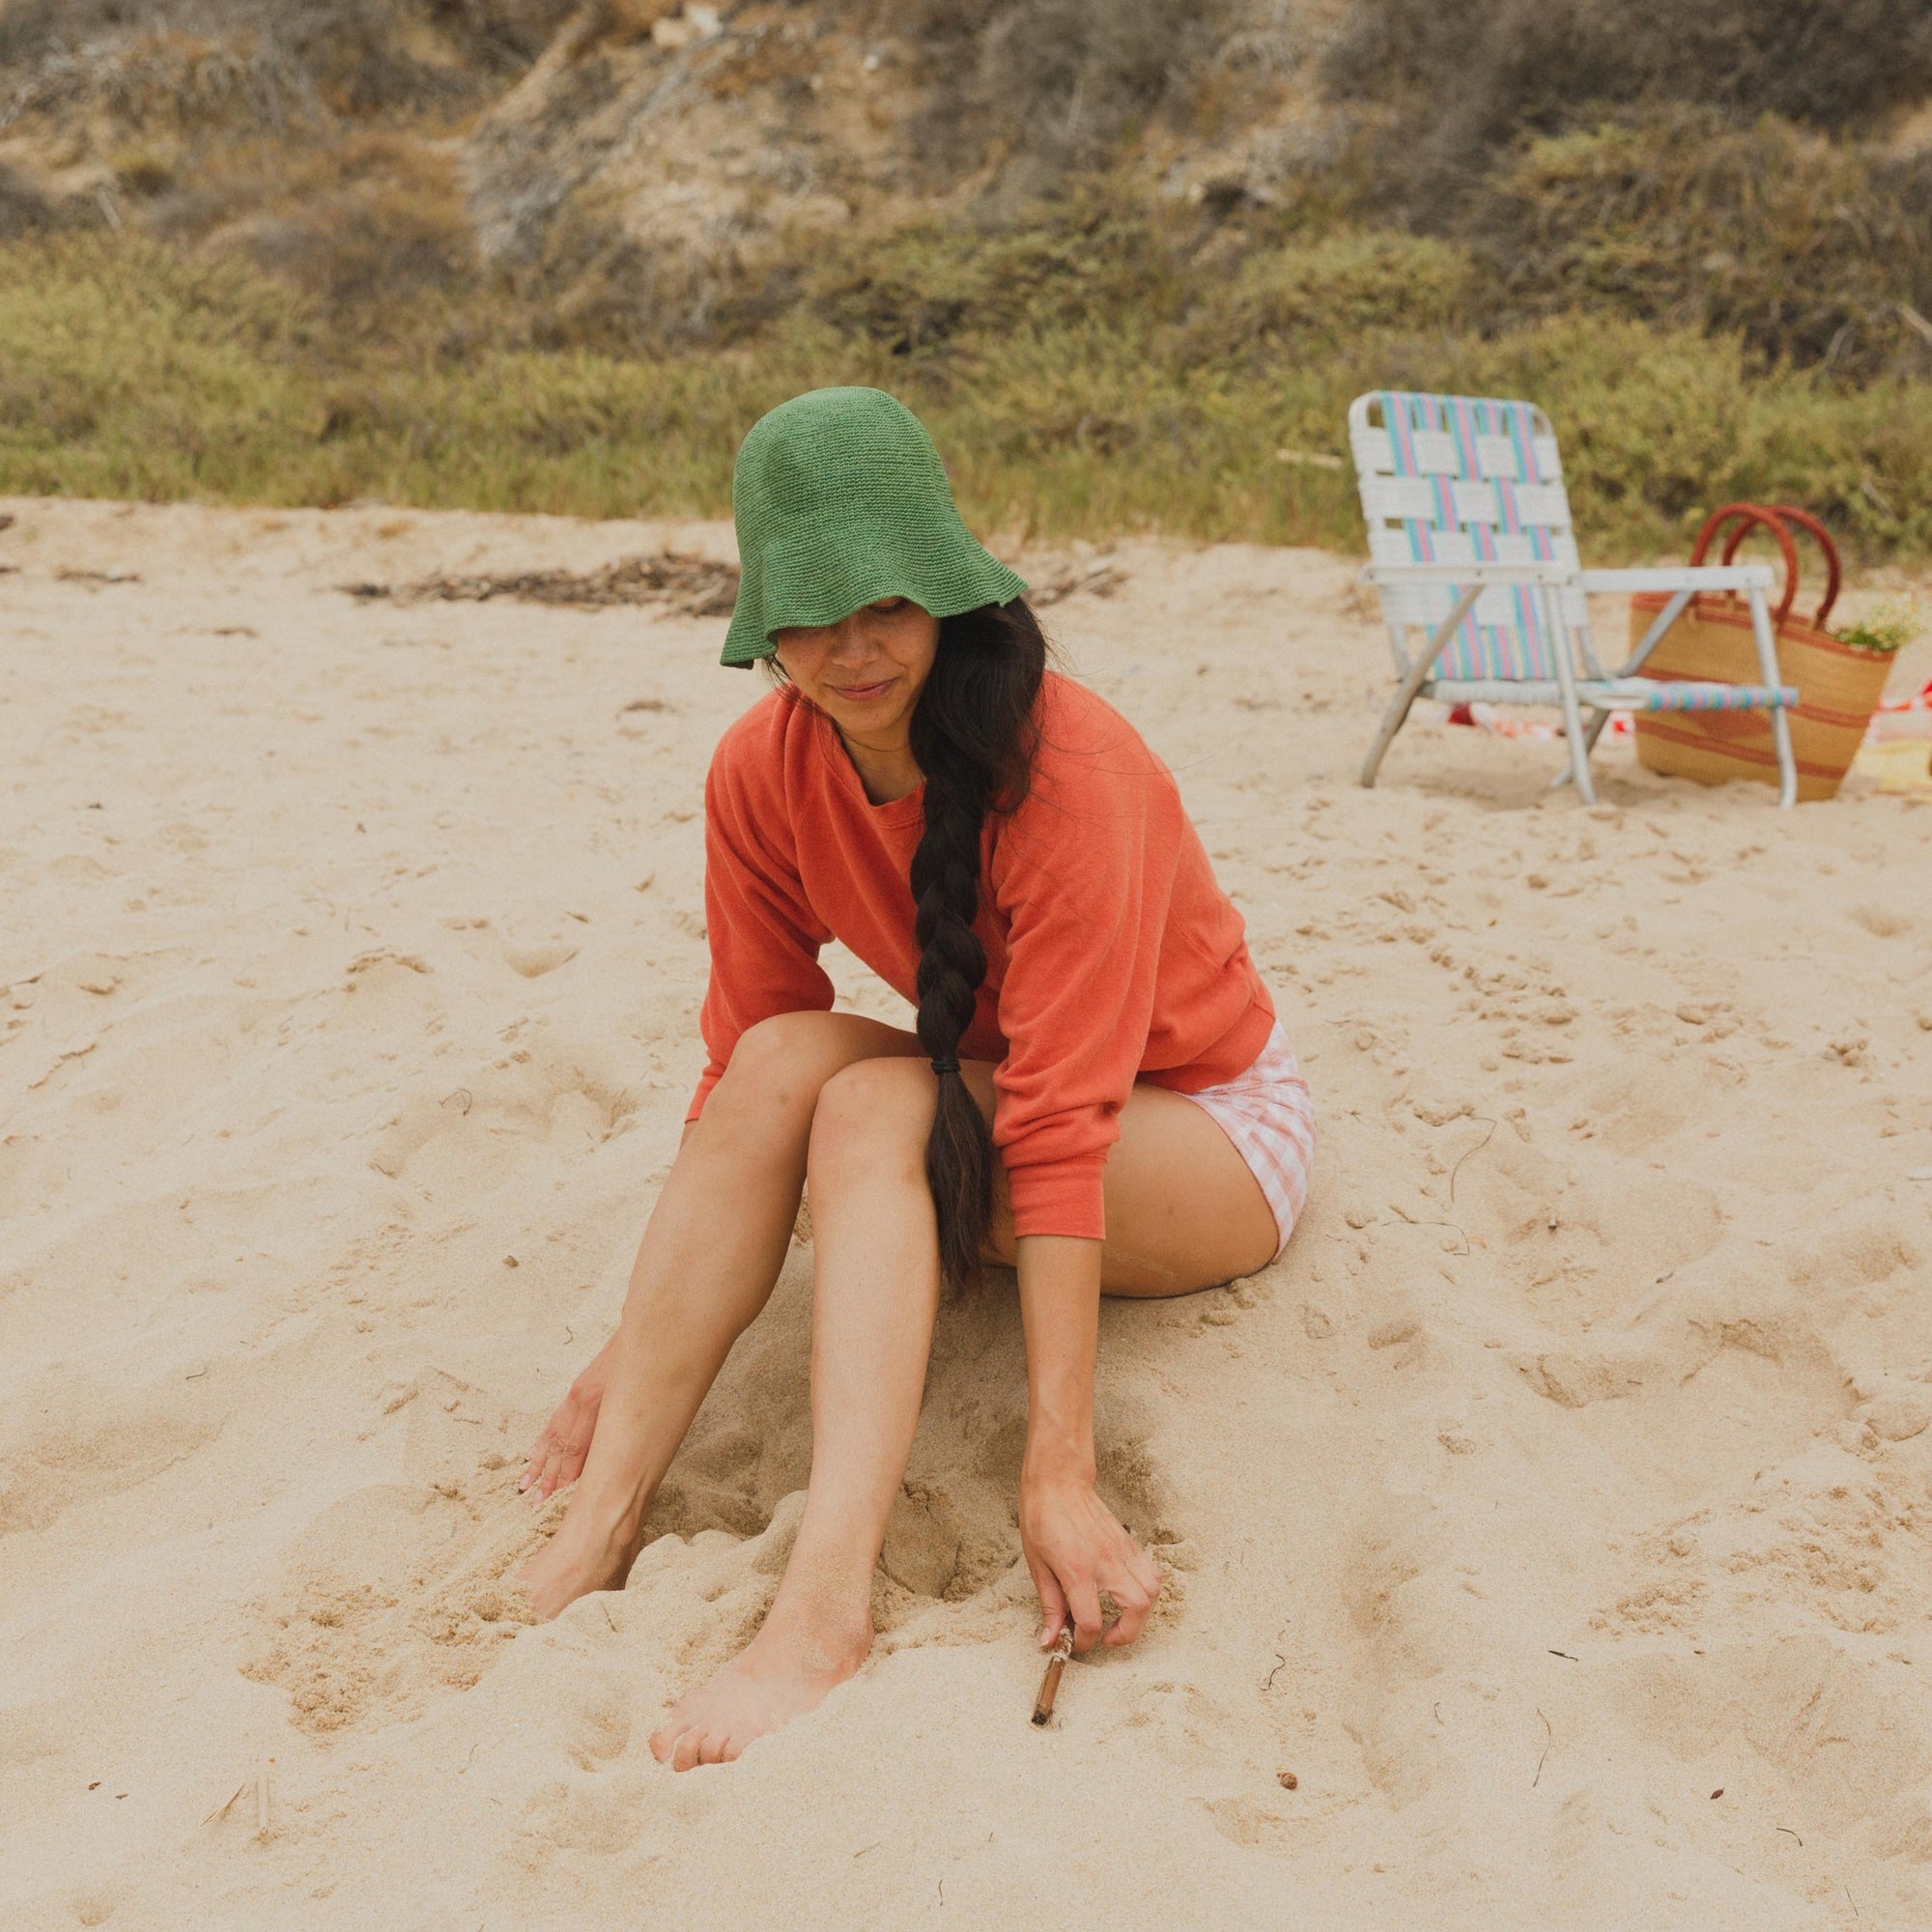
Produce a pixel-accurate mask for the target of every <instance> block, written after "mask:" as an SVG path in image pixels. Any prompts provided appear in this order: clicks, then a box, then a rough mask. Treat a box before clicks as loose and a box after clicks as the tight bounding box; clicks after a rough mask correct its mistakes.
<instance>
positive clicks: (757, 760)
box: [687, 671, 1274, 1239]
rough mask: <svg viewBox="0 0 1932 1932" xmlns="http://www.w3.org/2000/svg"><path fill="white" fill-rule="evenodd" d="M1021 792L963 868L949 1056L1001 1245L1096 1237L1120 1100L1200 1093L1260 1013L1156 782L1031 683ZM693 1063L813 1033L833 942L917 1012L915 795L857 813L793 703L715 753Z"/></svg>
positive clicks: (835, 763) (1074, 689)
mask: <svg viewBox="0 0 1932 1932" xmlns="http://www.w3.org/2000/svg"><path fill="white" fill-rule="evenodd" d="M1040 707H1041V708H1040V742H1039V752H1038V755H1037V759H1036V761H1035V765H1034V775H1033V788H1032V790H1031V792H1030V793H1029V794H1028V796H1027V799H1026V801H1025V802H1024V804H1022V805H1021V807H1020V809H1019V810H1017V811H1016V812H1014V813H1013V814H1012V815H1011V816H1010V817H1007V818H1001V817H997V816H995V817H991V818H989V820H988V823H987V826H986V830H985V833H984V835H983V838H982V840H981V846H980V915H979V918H978V920H977V922H976V923H975V927H974V929H975V931H977V932H978V934H979V936H980V942H981V944H982V945H983V946H984V947H985V949H986V980H985V984H984V985H983V986H982V987H981V988H980V999H979V1009H978V1011H977V1013H976V1014H975V1017H974V1021H973V1024H972V1026H971V1027H970V1028H969V1029H968V1030H967V1033H966V1037H964V1039H962V1040H961V1042H960V1047H959V1051H960V1055H961V1057H962V1058H967V1059H975V1060H990V1061H993V1062H995V1063H996V1069H997V1070H996V1071H995V1073H994V1084H995V1087H996V1088H997V1090H998V1098H997V1102H996V1105H995V1111H994V1120H993V1141H994V1144H995V1145H996V1146H997V1147H998V1149H999V1151H1000V1157H1001V1160H1002V1162H1003V1164H1004V1165H1005V1168H1006V1171H1007V1178H1008V1185H1009V1192H1010V1198H1011V1202H1012V1209H1013V1228H1014V1232H1015V1233H1016V1234H1019V1235H1074V1236H1084V1237H1087V1238H1089V1239H1101V1238H1104V1236H1105V1234H1106V1219H1105V1214H1104V1210H1103V1208H1102V1205H1101V1174H1102V1170H1103V1169H1104V1168H1105V1165H1106V1160H1107V1150H1108V1149H1109V1148H1110V1147H1111V1146H1112V1145H1113V1144H1114V1142H1115V1141H1116V1140H1117V1139H1118V1138H1119V1137H1120V1118H1119V1117H1120V1111H1121V1108H1122V1105H1123V1104H1124V1103H1125V1101H1126V1098H1127V1094H1128V1093H1129V1092H1130V1090H1131V1089H1132V1087H1133V1084H1134V1081H1135V1080H1136V1079H1137V1078H1139V1079H1145V1080H1149V1081H1151V1082H1153V1083H1154V1084H1156V1085H1158V1086H1162V1087H1170V1088H1174V1089H1176V1090H1178V1091H1179V1092H1180V1093H1183V1094H1185V1093H1198V1092H1199V1091H1200V1090H1201V1089H1202V1088H1204V1087H1211V1086H1214V1085H1216V1084H1217V1083H1218V1082H1220V1081H1224V1080H1231V1079H1233V1078H1234V1077H1235V1076H1236V1074H1238V1073H1241V1072H1242V1071H1244V1070H1245V1069H1246V1068H1247V1067H1248V1066H1249V1065H1251V1064H1252V1063H1253V1061H1254V1060H1255V1057H1256V1056H1257V1055H1258V1054H1259V1053H1260V1052H1261V1050H1262V1047H1263V1046H1264V1044H1265V1042H1266V1039H1267V1037H1268V1032H1269V1030H1270V1028H1271V1027H1272V1026H1273V1023H1274V1006H1273V1002H1272V1001H1271V1000H1270V999H1269V997H1268V992H1267V988H1266V987H1265V986H1264V984H1263V983H1262V980H1261V979H1260V977H1259V975H1258V974H1257V973H1256V971H1255V968H1254V962H1253V961H1252V960H1251V959H1250V958H1249V956H1248V949H1247V942H1246V939H1245V937H1244V932H1243V927H1242V923H1241V916H1240V914H1239V913H1238V912H1236V910H1235V907H1234V906H1233V904H1231V903H1230V901H1229V899H1228V896H1227V895H1226V894H1225V893H1224V892H1222V891H1221V889H1220V887H1219V886H1218V885H1216V884H1215V881H1214V874H1213V870H1212V868H1211V867H1210V866H1209V865H1208V855H1207V853H1206V852H1205V851H1204V850H1203V849H1202V845H1201V840H1200V838H1199V836H1198V835H1197V834H1196V832H1195V830H1194V827H1193V825H1192V824H1191V823H1190V822H1189V820H1188V817H1187V814H1186V812H1185V811H1184V810H1182V809H1181V804H1180V794H1179V789H1178V788H1177V786H1176V785H1175V782H1174V779H1173V776H1172V775H1171V774H1170V773H1169V771H1168V770H1167V768H1166V766H1165V765H1163V764H1162V763H1161V762H1160V760H1159V759H1158V758H1156V757H1155V756H1154V754H1153V753H1151V752H1150V751H1149V750H1148V748H1147V746H1146V745H1145V744H1143V743H1142V742H1141V738H1140V735H1139V733H1138V732H1136V731H1135V730H1134V728H1133V726H1132V725H1129V724H1128V723H1127V722H1126V720H1125V719H1124V718H1122V716H1121V715H1120V713H1119V712H1117V711H1116V710H1114V708H1113V707H1112V706H1111V705H1109V704H1108V703H1106V702H1105V701H1104V700H1103V699H1101V698H1099V697H1096V696H1094V694H1093V693H1092V692H1091V691H1088V690H1085V689H1084V688H1083V687H1082V686H1080V685H1078V684H1075V683H1073V682H1072V681H1071V680H1070V679H1067V678H1065V677H1061V676H1059V675H1058V674H1056V673H1054V672H1052V671H1049V672H1048V673H1047V675H1046V682H1045V686H1044V688H1043V690H1042V692H1041V696H1040ZM704 821H705V823H704V831H705V874H704V907H705V918H706V921H707V924H708V927H709V936H710V944H711V982H710V986H709V988H708V990H707V991H706V993H705V997H704V1009H703V1016H702V1026H703V1032H704V1041H705V1045H706V1046H707V1047H708V1048H709V1050H710V1061H709V1064H708V1065H707V1066H706V1067H705V1069H704V1077H703V1078H702V1079H701V1080H700V1081H699V1082H698V1086H697V1092H696V1096H695V1097H694V1098H693V1100H692V1103H691V1109H690V1112H689V1114H688V1115H687V1119H689V1120H694V1121H695V1120H696V1118H697V1117H698V1115H699V1114H700V1113H701V1112H702V1111H703V1107H704V1102H705V1098H706V1096H707V1095H708V1094H710V1092H711V1089H712V1088H713V1087H714V1086H715V1085H716V1084H717V1082H718V1080H719V1079H720V1078H721V1077H722V1076H723V1074H724V1071H725V1066H726V1065H728V1063H729V1062H730V1059H731V1049H732V1047H733V1046H734V1045H735V1044H736V1043H737V1040H738V1037H739V1035H740V1034H742V1033H743V1032H744V1031H745V1029H746V1028H747V1027H750V1026H753V1025H755V1024H756V1023H757V1022H758V1021H759V1020H762V1019H769V1018H770V1017H771V1016H772V1015H773V1014H775V1013H785V1012H824V1011H827V1010H829V1009H830V1008H831V1006H832V997H833V991H832V981H831V980H829V979H828V978H827V977H826V975H825V973H824V971H823V970H822V969H821V967H820V966H819V964H818V951H819V948H820V947H821V946H823V945H825V944H826V943H827V941H829V940H832V939H835V938H836V939H838V940H839V941H841V942H842V943H843V944H844V945H845V946H847V947H849V948H850V949H851V951H852V952H854V953H856V954H857V955H858V956H859V958H861V959H863V960H864V961H865V962H866V964H867V966H869V967H870V968H871V969H872V971H873V972H875V973H876V974H878V976H879V977H880V979H882V980H885V981H886V983H887V984H888V985H890V986H892V987H893V988H894V989H895V991H896V992H898V993H899V994H900V995H901V996H902V997H903V998H905V999H907V1000H912V999H913V998H914V990H913V988H914V976H915V973H916V970H917V968H918V964H919V952H918V948H917V947H916V946H915V945H914V943H913V933H912V928H913V900H912V888H911V886H910V884H909V883H908V869H909V867H910V866H911V863H912V855H913V850H914V847H915V846H917V845H918V843H919V838H920V833H921V829H922V826H923V805H922V793H921V791H914V792H912V793H911V794H909V795H908V796H907V797H905V798H902V799H897V800H895V801H894V802H893V803H891V804H889V805H874V804H872V803H871V801H870V800H869V799H867V796H866V791H865V787H864V785H863V784H862V783H861V782H860V779H859V774H858V772H857V771H856V770H855V769H854V768H853V765H852V762H851V760H850V758H849V757H848V756H847V755H846V753H845V750H844V747H843V746H842V745H841V743H840V742H839V739H838V732H837V730H836V728H835V727H834V726H833V725H832V724H831V722H830V720H828V719H827V718H825V717H824V716H823V714H822V713H820V712H818V711H816V710H814V709H813V707H812V706H810V704H808V703H805V702H804V701H802V700H801V699H800V698H799V697H798V696H796V695H795V694H794V693H792V692H790V691H778V692H774V693H773V694H772V695H771V696H769V697H766V698H764V699H762V700H761V701H760V702H759V703H757V704H754V705H753V707H752V709H751V710H750V711H748V712H747V713H746V714H745V715H744V717H742V718H740V719H739V720H738V722H737V723H736V724H735V725H732V726H731V728H730V729H729V730H728V731H726V732H725V736H724V737H723V739H721V740H720V742H719V745H718V750H717V751H716V753H714V754H713V756H712V760H711V772H710V776H709V778H708V780H707V781H706V783H705V792H704Z"/></svg>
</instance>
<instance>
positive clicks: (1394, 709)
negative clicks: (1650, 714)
mask: <svg viewBox="0 0 1932 1932" xmlns="http://www.w3.org/2000/svg"><path fill="white" fill-rule="evenodd" d="M1379 400H1380V398H1379V396H1378V395H1375V394H1371V395H1367V396H1360V397H1357V398H1356V400H1355V402H1354V404H1353V405H1352V406H1351V407H1350V412H1349V427H1350V433H1351V440H1355V442H1356V445H1357V447H1358V448H1359V447H1360V446H1361V443H1360V440H1361V438H1362V437H1363V436H1366V435H1372V434H1374V432H1372V431H1370V429H1369V423H1368V408H1369V406H1370V405H1371V404H1374V403H1377V402H1379ZM1535 415H1536V417H1537V420H1538V424H1539V428H1540V429H1542V430H1543V431H1544V432H1545V433H1546V434H1549V435H1550V436H1551V440H1552V441H1553V440H1554V439H1553V433H1552V432H1549V431H1548V417H1547V416H1545V415H1544V414H1543V412H1542V411H1540V410H1538V411H1536V412H1535ZM1361 581H1362V582H1366V583H1373V584H1375V585H1376V586H1377V587H1378V589H1379V590H1384V591H1387V590H1395V589H1400V588H1404V587H1421V586H1430V587H1441V586H1447V587H1449V588H1452V589H1454V590H1455V591H1456V592H1457V593H1458V594H1457V597H1456V601H1455V603H1454V604H1453V605H1452V606H1451V607H1450V610H1449V614H1448V615H1447V617H1445V618H1444V619H1443V621H1442V622H1441V623H1440V624H1438V625H1437V626H1436V627H1435V629H1434V630H1432V631H1429V632H1427V633H1426V636H1425V639H1424V641H1423V643H1422V645H1421V647H1420V649H1419V650H1417V651H1415V652H1414V654H1413V655H1411V653H1410V649H1409V645H1408V641H1407V638H1406V635H1405V633H1406V630H1408V629H1410V628H1413V629H1421V626H1420V625H1413V626H1410V625H1406V624H1405V623H1403V622H1401V621H1398V618H1397V614H1396V611H1395V610H1394V609H1393V608H1392V605H1391V600H1390V599H1388V598H1386V597H1385V598H1384V599H1383V609H1384V614H1385V616H1386V617H1387V619H1388V632H1389V642H1390V645H1391V647H1392V649H1393V651H1394V654H1395V662H1396V670H1397V673H1398V675H1399V677H1400V680H1401V682H1400V684H1399V685H1398V687H1397V690H1396V694H1395V696H1394V697H1393V699H1391V701H1390V703H1389V706H1388V709H1387V711H1386V712H1385V713H1384V714H1383V716H1382V722H1381V728H1380V729H1379V730H1378V732H1377V734H1376V741H1375V743H1374V745H1373V746H1371V748H1370V750H1369V754H1368V757H1367V759H1366V760H1365V762H1364V763H1363V766H1362V783H1363V784H1364V785H1365V786H1366V785H1373V784H1374V783H1375V781H1376V774H1377V772H1378V769H1379V767H1380V765H1381V761H1382V758H1383V756H1384V754H1385V753H1387V751H1388V748H1389V747H1390V745H1391V744H1393V743H1394V742H1395V736H1396V733H1397V732H1398V731H1400V730H1401V729H1402V727H1403V725H1404V723H1405V722H1406V719H1407V717H1408V714H1409V710H1410V708H1411V707H1412V706H1413V704H1414V703H1415V700H1416V699H1417V698H1418V697H1421V696H1437V695H1438V694H1437V689H1436V684H1437V681H1436V680H1435V677H1434V675H1433V673H1434V670H1435V662H1436V660H1437V659H1438V658H1439V657H1440V656H1441V655H1442V653H1443V651H1444V650H1446V649H1447V648H1448V646H1449V644H1450V643H1451V641H1452V640H1453V639H1455V637H1456V634H1457V632H1458V630H1459V629H1460V627H1461V625H1462V623H1463V618H1464V617H1466V616H1467V615H1468V614H1469V611H1471V609H1472V608H1473V607H1474V605H1475V603H1476V600H1477V598H1478V597H1480V596H1481V595H1482V594H1483V592H1484V591H1485V590H1488V589H1490V588H1492V587H1496V586H1502V587H1509V588H1523V589H1527V590H1529V591H1530V592H1531V594H1532V595H1533V596H1534V597H1535V598H1536V599H1537V601H1538V604H1539V607H1540V610H1541V612H1542V616H1543V621H1544V624H1545V626H1546V628H1547V630H1548V635H1549V636H1550V638H1551V639H1554V648H1553V649H1552V651H1551V653H1550V655H1551V657H1552V659H1553V661H1554V663H1553V668H1554V669H1555V672H1556V675H1555V678H1554V679H1553V680H1544V679H1522V680H1515V679H1507V678H1498V679H1492V680H1472V679H1456V680H1444V681H1443V686H1444V689H1443V691H1442V693H1441V694H1440V695H1441V696H1444V697H1446V699H1447V701H1450V702H1455V703H1464V702H1469V701H1471V700H1474V701H1478V702H1486V703H1504V704H1546V703H1554V704H1555V705H1556V706H1557V707H1558V708H1559V709H1560V710H1561V711H1562V714H1563V729H1564V739H1565V743H1566V745H1567V747H1568V750H1569V769H1568V770H1567V771H1564V772H1561V773H1559V774H1558V775H1557V776H1556V778H1555V779H1553V780H1552V781H1551V783H1552V784H1555V785H1561V784H1564V783H1566V782H1570V783H1574V784H1575V785H1576V787H1577V795H1578V797H1580V798H1581V799H1582V800H1583V801H1584V803H1585V804H1591V805H1594V804H1595V803H1596V798H1597V791H1596V786H1595V784H1594V783H1593V781H1592V780H1591V777H1590V753H1591V752H1592V751H1593V750H1594V749H1595V748H1596V743H1597V740H1598V739H1599V738H1600V737H1601V736H1602V735H1603V731H1604V727H1605V725H1607V724H1608V723H1609V721H1610V716H1611V714H1612V713H1613V712H1616V711H1620V710H1630V711H1637V710H1644V709H1646V708H1648V707H1647V702H1646V696H1647V693H1648V692H1649V691H1651V690H1654V689H1655V685H1654V682H1653V681H1651V680H1646V679H1643V678H1641V677H1639V675H1638V673H1639V672H1640V671H1641V670H1642V668H1643V666H1644V664H1645V662H1646V661H1647V660H1648V659H1649V657H1650V655H1651V653H1652V652H1653V651H1655V650H1656V649H1657V647H1658V645H1659V644H1660V643H1661V642H1662V640H1663V637H1664V634H1665V633H1666V632H1667V631H1668V630H1669V629H1670V627H1671V625H1673V624H1674V623H1676V621H1677V620H1678V618H1679V617H1681V616H1682V615H1683V614H1684V612H1685V611H1686V610H1687V609H1689V607H1690V600H1691V599H1692V598H1693V597H1694V596H1696V595H1697V594H1698V593H1699V592H1702V591H1742V592H1743V593H1744V595H1745V598H1746V600H1747V604H1748V606H1749V610H1750V623H1751V637H1752V639H1753V641H1754V643H1755V645H1756V648H1757V661H1758V669H1759V673H1760V675H1761V676H1762V677H1763V679H1764V682H1765V684H1766V686H1768V687H1774V688H1775V687H1777V686H1778V684H1779V677H1778V669H1777V647H1776V637H1775V635H1774V632H1773V628H1772V622H1771V610H1770V604H1769V594H1770V591H1771V589H1772V586H1773V583H1774V582H1775V581H1776V580H1775V578H1774V576H1773V573H1772V571H1771V569H1770V567H1769V566H1768V565H1765V564H1729V565H1703V566H1698V567H1695V568H1693V567H1691V566H1690V565H1689V564H1685V565H1672V566H1667V567H1664V568H1661V569H1646V570H1584V569H1582V568H1580V567H1579V566H1577V565H1574V564H1569V563H1564V562H1548V563H1492V562H1472V563H1395V562H1381V563H1372V564H1370V565H1368V566H1367V567H1366V568H1365V569H1364V570H1363V572H1362V573H1361ZM1639 591H1650V592H1658V591H1662V592H1663V593H1665V595H1666V597H1667V600H1668V601H1667V602H1666V603H1665V604H1664V606H1663V609H1662V611H1659V612H1658V614H1657V617H1656V619H1655V621H1653V622H1652V624H1651V625H1650V627H1649V628H1648V629H1647V630H1646V631H1645V633H1644V635H1643V638H1642V639H1641V640H1640V641H1639V642H1638V644H1637V646H1636V648H1635V650H1634V651H1633V652H1632V653H1631V655H1630V657H1629V659H1628V660H1627V661H1626V662H1625V664H1624V665H1623V667H1622V668H1621V669H1619V670H1618V671H1617V672H1616V673H1615V675H1614V676H1605V673H1604V670H1603V668H1602V666H1601V664H1600V663H1599V661H1598V658H1597V653H1596V647H1595V643H1594V640H1593V639H1592V638H1591V635H1590V627H1589V620H1588V616H1587V614H1586V609H1585V606H1584V603H1583V599H1584V598H1585V597H1587V596H1590V595H1594V594H1603V593H1610V594H1617V593H1623V594H1629V593H1633V592H1639ZM1579 658H1580V661H1581V664H1582V666H1583V668H1584V670H1585V671H1586V673H1587V675H1585V676H1584V677H1582V678H1579V677H1578V676H1577V665H1578V660H1579ZM1619 687H1621V689H1620V688H1619ZM1768 708H1769V709H1770V711H1771V728H1772V737H1773V741H1774V743H1775V745H1776V753H1777V771H1778V794H1777V802H1778V804H1779V805H1780V806H1781V807H1786V808H1788V807H1791V806H1794V805H1796V804H1797V802H1798V768H1797V763H1796V760H1795V759H1794V757H1793V754H1792V749H1791V725H1790V720H1789V719H1788V718H1787V717H1786V715H1785V712H1784V709H1783V708H1782V706H1776V705H1774V706H1770V707H1768ZM1585 710H1588V711H1589V712H1590V714H1591V716H1590V719H1589V722H1588V724H1587V725H1586V724H1585V723H1584V720H1583V715H1582V714H1583V712H1584V711H1585Z"/></svg>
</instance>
